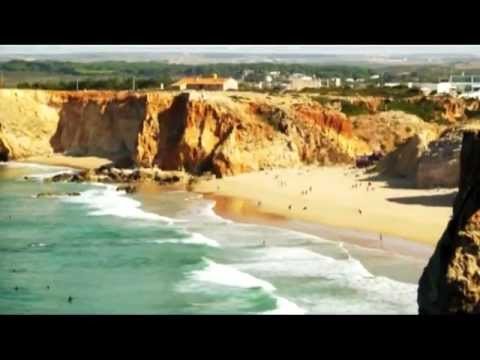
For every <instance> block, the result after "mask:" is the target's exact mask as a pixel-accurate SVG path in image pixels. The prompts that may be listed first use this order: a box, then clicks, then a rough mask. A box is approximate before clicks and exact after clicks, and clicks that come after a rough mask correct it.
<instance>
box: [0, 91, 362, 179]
mask: <svg viewBox="0 0 480 360" xmlns="http://www.w3.org/2000/svg"><path fill="white" fill-rule="evenodd" d="M0 105H1V106H0V157H1V158H2V159H4V160H7V159H21V158H25V157H28V156H34V155H46V154H50V153H53V152H55V153H65V154H69V155H73V156H99V157H106V158H109V159H111V160H113V161H116V162H122V163H124V164H131V165H135V166H141V167H153V166H158V167H159V168H161V169H165V170H186V171H188V172H191V173H194V174H198V173H202V172H204V171H211V172H213V173H215V174H216V175H218V176H222V175H232V174H238V173H242V172H247V171H254V170H259V169H262V168H268V167H289V166H295V165H300V164H320V165H324V164H337V163H351V162H352V161H353V159H354V158H355V156H357V155H359V154H363V153H368V152H369V151H371V149H370V146H369V145H368V144H367V143H366V142H365V141H363V140H361V139H359V138H358V137H356V136H355V135H354V134H353V133H352V123H351V121H350V120H349V119H348V118H347V117H346V116H345V115H344V114H342V113H340V112H338V111H335V110H331V109H326V108H323V107H322V106H320V105H319V104H317V103H315V102H305V101H296V100H295V99H293V98H289V97H286V96H285V97H284V96H282V97H272V96H268V95H262V94H249V93H241V95H234V94H230V93H195V92H193V93H182V94H179V93H171V92H137V93H132V92H105V91H101V92H100V91H89V92H53V91H32V90H1V91H0Z"/></svg>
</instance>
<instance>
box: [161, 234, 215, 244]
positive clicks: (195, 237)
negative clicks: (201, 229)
mask: <svg viewBox="0 0 480 360" xmlns="http://www.w3.org/2000/svg"><path fill="white" fill-rule="evenodd" d="M153 242H154V243H157V244H193V245H207V246H212V247H220V245H219V243H218V242H216V241H215V240H213V239H210V238H208V237H206V236H204V235H202V234H200V233H193V234H192V236H191V237H188V238H186V239H166V240H153Z"/></svg>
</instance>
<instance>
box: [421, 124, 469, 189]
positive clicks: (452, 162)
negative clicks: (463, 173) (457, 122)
mask: <svg viewBox="0 0 480 360" xmlns="http://www.w3.org/2000/svg"><path fill="white" fill-rule="evenodd" d="M461 147H462V132H461V131H460V129H448V130H447V131H445V132H444V133H443V134H442V135H441V136H440V137H439V138H438V139H436V140H434V141H432V142H431V143H430V144H429V145H428V150H427V151H425V152H423V154H422V156H421V157H420V159H419V161H418V169H417V172H416V184H417V187H418V188H422V189H428V188H435V187H457V186H458V179H459V176H460V151H461Z"/></svg>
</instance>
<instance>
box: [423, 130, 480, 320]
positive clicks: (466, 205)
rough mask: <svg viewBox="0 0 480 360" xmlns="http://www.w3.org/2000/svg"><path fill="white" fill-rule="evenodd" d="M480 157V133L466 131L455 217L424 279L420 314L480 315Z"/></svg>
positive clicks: (436, 250)
mask: <svg viewBox="0 0 480 360" xmlns="http://www.w3.org/2000/svg"><path fill="white" fill-rule="evenodd" d="M479 154H480V132H479V131H467V132H465V133H464V136H463V143H462V150H461V155H460V181H459V191H458V195H457V197H456V199H455V202H454V205H453V216H452V219H451V220H450V222H449V223H448V226H447V228H446V230H445V232H444V233H443V235H442V237H441V239H440V241H439V242H438V244H437V247H436V249H435V252H434V254H433V255H432V257H431V259H430V261H429V263H428V265H427V267H426V268H425V270H424V272H423V274H422V277H421V278H420V283H419V288H418V306H419V312H420V314H445V313H480V276H479V274H480V156H479Z"/></svg>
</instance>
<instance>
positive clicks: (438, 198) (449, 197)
mask: <svg viewBox="0 0 480 360" xmlns="http://www.w3.org/2000/svg"><path fill="white" fill-rule="evenodd" d="M457 194H458V190H454V191H452V192H450V193H448V194H438V195H437V194H435V195H422V196H403V197H395V198H387V200H388V201H391V202H396V203H399V204H406V205H424V206H442V207H451V206H453V202H454V201H455V197H456V196H457Z"/></svg>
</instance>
